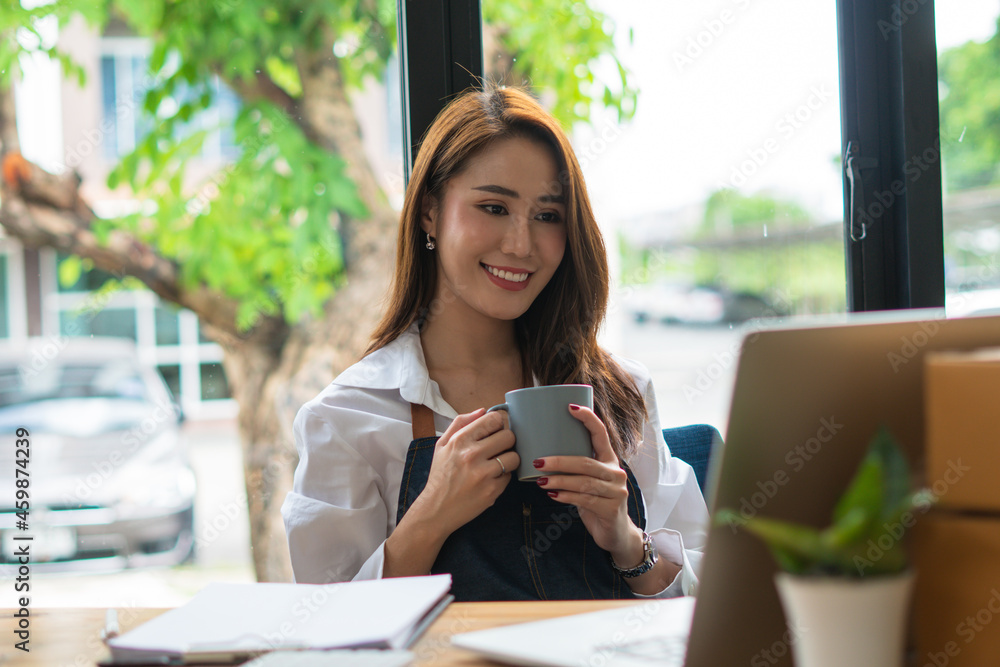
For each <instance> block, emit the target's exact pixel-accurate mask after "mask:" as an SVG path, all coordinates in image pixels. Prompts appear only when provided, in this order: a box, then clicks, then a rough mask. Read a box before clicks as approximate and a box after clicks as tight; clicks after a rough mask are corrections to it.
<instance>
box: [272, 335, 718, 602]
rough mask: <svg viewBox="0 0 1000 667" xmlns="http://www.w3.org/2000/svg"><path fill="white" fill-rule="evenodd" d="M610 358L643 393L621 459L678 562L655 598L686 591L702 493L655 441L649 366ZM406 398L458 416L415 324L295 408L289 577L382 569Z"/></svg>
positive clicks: (286, 508)
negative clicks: (640, 418)
mask: <svg viewBox="0 0 1000 667" xmlns="http://www.w3.org/2000/svg"><path fill="white" fill-rule="evenodd" d="M616 361H618V363H619V364H621V366H622V367H623V368H624V369H625V370H626V371H627V372H629V373H630V374H631V375H632V377H633V378H634V379H635V382H636V386H637V387H638V389H639V393H640V394H642V395H643V396H644V397H645V400H646V410H647V419H646V422H645V424H644V426H643V440H642V444H641V445H640V446H639V449H638V451H637V452H636V454H635V455H634V456H633V457H632V458H631V459H630V460H628V464H629V466H630V467H631V468H632V472H633V474H634V475H635V478H636V480H637V481H638V483H639V488H640V489H641V490H642V496H643V500H644V502H645V507H646V532H648V533H649V535H650V536H651V537H652V539H653V541H654V543H655V544H656V547H657V549H658V551H659V553H660V557H661V558H666V559H667V560H669V561H671V562H673V563H676V564H677V565H680V566H681V571H680V573H679V574H678V575H677V577H676V578H675V579H674V581H673V582H672V583H671V584H670V586H668V587H667V588H666V589H665V590H664V591H662V592H661V593H659V594H658V595H657V597H674V596H678V595H691V594H694V592H695V588H696V585H697V571H698V566H699V565H700V562H701V556H702V548H703V547H704V544H705V537H706V532H707V528H708V511H707V509H706V507H705V500H704V497H703V496H702V493H701V490H700V489H699V487H698V481H697V479H696V478H695V475H694V471H693V470H692V469H691V466H689V465H688V464H687V463H685V462H683V461H681V460H680V459H678V458H675V457H672V456H671V455H670V451H669V450H668V449H667V446H666V444H665V443H664V441H663V434H662V432H661V430H660V424H659V418H658V416H657V411H656V399H655V397H654V394H653V387H652V383H651V382H650V378H649V373H648V371H646V369H645V368H644V367H643V366H642V365H640V364H638V363H636V362H633V361H629V360H627V359H622V358H616ZM536 384H537V381H536ZM411 403H420V404H423V405H426V406H427V407H429V408H430V409H431V411H432V412H433V413H434V427H435V429H436V431H437V433H438V434H441V433H443V432H444V431H445V429H447V427H448V425H449V424H450V423H451V421H452V420H453V419H454V418H455V417H457V416H458V414H457V413H456V412H455V410H454V408H452V407H451V406H450V405H449V404H448V403H447V402H446V401H445V400H444V398H442V396H441V391H440V389H439V387H438V384H437V382H435V381H434V380H432V379H431V378H430V376H429V375H428V372H427V365H426V363H425V361H424V353H423V348H422V347H421V344H420V336H419V334H418V333H417V330H416V327H415V326H413V327H411V328H410V329H409V330H408V331H406V332H405V333H403V334H402V335H401V336H400V337H399V338H397V339H396V340H395V341H393V342H392V343H390V344H389V345H387V346H385V347H383V348H382V349H380V350H378V351H376V352H373V353H372V354H370V355H368V356H367V357H365V358H364V359H362V360H361V361H359V362H358V363H356V364H354V365H353V366H351V367H350V368H348V369H347V370H346V371H344V372H343V373H341V374H340V375H339V376H338V377H337V379H335V380H334V381H333V382H332V383H331V384H330V385H329V386H327V387H326V389H324V390H323V391H322V392H321V393H320V394H319V395H318V396H317V397H316V398H314V399H312V400H311V401H309V402H308V403H306V404H305V405H303V406H302V408H301V409H300V410H299V412H298V414H297V415H296V417H295V423H294V432H295V446H296V448H297V449H298V453H299V464H298V467H297V468H296V469H295V479H294V483H293V487H292V491H291V492H290V493H289V494H288V496H287V497H286V498H285V502H284V504H283V505H282V507H281V514H282V516H283V518H284V521H285V531H286V533H287V535H288V547H289V550H290V552H291V560H292V570H293V573H294V576H295V581H296V582H299V583H330V582H335V581H350V580H356V579H377V578H381V576H382V565H383V562H384V552H383V547H384V545H385V540H386V538H387V537H388V536H389V535H390V534H391V533H392V531H393V529H395V527H396V506H397V501H398V497H399V487H400V484H401V482H402V478H403V464H404V462H405V460H406V452H407V449H408V447H409V443H410V441H411V440H412V428H411V424H410V404H411Z"/></svg>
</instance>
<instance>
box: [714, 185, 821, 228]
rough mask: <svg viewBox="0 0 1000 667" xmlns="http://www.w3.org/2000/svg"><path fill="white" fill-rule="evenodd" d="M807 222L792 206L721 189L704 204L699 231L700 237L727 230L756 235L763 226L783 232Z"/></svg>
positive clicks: (796, 206)
mask: <svg viewBox="0 0 1000 667" xmlns="http://www.w3.org/2000/svg"><path fill="white" fill-rule="evenodd" d="M809 221H810V216H809V213H808V212H807V211H806V210H805V209H804V208H802V207H801V206H800V205H799V204H797V203H795V202H792V201H783V200H781V199H776V198H774V197H771V196H769V195H766V194H753V195H745V194H743V193H741V192H739V191H737V190H734V189H732V188H723V189H721V190H716V191H715V192H713V193H712V194H711V195H709V197H708V201H706V202H705V220H704V222H703V223H702V226H701V230H700V231H701V235H702V236H706V235H713V234H719V233H720V232H723V233H724V232H725V231H727V230H732V231H733V232H737V231H739V230H746V229H750V230H753V231H755V232H756V231H759V230H760V229H761V228H762V227H763V226H764V225H768V227H770V228H771V229H782V228H784V229H787V228H789V227H802V226H806V225H808V224H809Z"/></svg>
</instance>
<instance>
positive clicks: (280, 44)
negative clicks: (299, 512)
mask: <svg viewBox="0 0 1000 667" xmlns="http://www.w3.org/2000/svg"><path fill="white" fill-rule="evenodd" d="M484 13H485V15H486V17H487V18H486V20H487V21H488V22H490V23H491V25H495V26H497V27H498V28H499V29H500V33H501V35H502V43H503V46H504V47H505V48H506V49H508V50H510V51H511V52H512V53H514V54H516V56H517V60H516V63H515V68H514V73H513V74H512V75H511V78H512V79H516V80H518V82H519V80H520V79H521V78H525V79H527V80H528V81H534V82H537V83H539V84H540V86H539V89H540V92H541V93H542V94H543V97H544V98H545V100H546V101H549V99H551V101H552V103H553V104H554V106H555V113H556V114H557V115H558V117H559V118H560V119H561V120H562V121H563V122H566V123H567V124H569V123H571V122H573V121H575V120H580V119H583V118H586V117H587V115H588V112H589V109H590V105H591V103H592V102H602V103H604V104H610V105H612V106H616V107H617V108H618V109H619V111H620V112H621V113H622V114H623V115H626V116H627V115H629V114H630V113H631V111H632V110H633V109H634V105H635V91H634V90H632V89H631V88H629V87H628V85H627V79H626V73H625V71H624V70H623V69H622V68H621V67H620V65H618V63H617V61H616V60H615V59H614V57H613V56H612V55H610V52H611V50H612V48H613V43H612V40H611V35H610V31H609V29H608V28H609V26H608V25H607V20H606V19H605V18H604V17H603V15H601V14H600V13H598V12H595V11H593V10H591V9H589V8H587V7H586V5H585V4H583V3H579V2H575V3H574V2H565V1H562V0H560V1H556V0H541V1H539V2H531V3H529V2H526V1H524V0H522V1H521V2H518V3H513V4H511V3H497V4H496V6H495V7H492V8H491V7H488V8H487V9H486V10H485V12H484ZM77 14H81V15H84V16H85V17H86V18H87V19H88V20H89V21H90V22H91V23H92V24H93V25H94V26H95V27H97V28H100V27H102V26H103V25H104V24H105V23H106V22H107V21H108V20H109V18H111V17H112V16H113V17H115V18H117V19H119V20H121V21H123V22H124V23H125V24H126V25H127V26H128V27H129V28H130V29H131V30H132V31H134V32H135V33H136V34H138V35H140V36H143V37H147V38H149V39H150V42H151V53H150V57H149V71H148V74H147V76H146V77H144V78H142V80H141V81H140V82H138V83H137V84H136V86H137V91H138V97H137V99H135V100H132V101H129V100H118V108H117V112H118V113H119V115H121V114H122V113H132V114H134V115H135V116H136V118H134V119H133V120H134V121H135V123H136V125H137V126H140V127H147V128H148V133H147V134H145V136H143V137H142V138H141V139H140V140H139V141H138V142H137V145H136V147H135V150H134V151H133V152H132V153H130V154H129V155H126V156H124V157H123V158H122V160H121V162H120V163H119V164H118V165H117V166H116V168H114V169H113V170H112V171H111V173H110V175H109V177H108V185H109V187H111V188H117V187H119V186H127V187H128V188H129V189H130V190H132V191H133V192H134V193H135V196H136V198H137V199H138V200H139V202H140V207H139V211H138V212H137V213H135V214H133V215H129V216H125V217H122V218H119V219H114V220H100V221H98V222H97V223H96V224H95V226H94V231H95V233H96V234H97V235H98V238H99V239H103V240H104V241H106V240H107V239H108V237H109V235H110V234H111V233H112V231H114V230H116V229H121V230H125V231H127V232H129V233H131V234H133V235H135V236H136V237H137V238H138V239H140V240H142V241H144V242H146V243H149V244H150V245H152V246H154V247H155V248H156V249H157V250H158V252H159V253H160V254H161V255H163V256H164V257H167V258H169V259H171V260H173V261H174V262H176V263H177V265H178V267H179V269H180V276H181V281H182V284H183V286H185V287H187V288H195V287H199V286H206V287H209V288H212V289H215V290H219V291H220V292H222V293H223V294H225V295H227V296H228V297H231V298H233V299H236V300H237V301H238V303H239V308H238V322H237V325H238V326H239V327H241V328H247V327H250V326H252V325H253V323H254V322H255V321H256V320H257V319H258V318H259V317H260V316H261V315H272V316H277V317H283V318H285V319H286V320H287V321H289V322H292V323H294V322H296V321H298V320H299V319H300V318H302V317H303V316H305V315H306V314H309V313H312V314H317V313H319V312H320V311H321V309H322V306H323V304H324V303H325V302H326V301H327V300H328V299H329V298H330V296H331V295H332V294H333V293H334V290H335V289H336V288H337V287H338V286H339V285H340V284H341V283H342V279H343V277H342V274H343V268H344V260H343V254H342V245H341V239H340V238H339V234H338V231H337V230H338V224H339V222H340V221H341V220H342V219H343V218H345V217H349V218H352V219H355V220H362V219H364V218H366V217H367V216H368V215H369V214H370V212H369V207H370V206H372V205H375V204H376V203H377V202H363V201H362V200H361V198H360V197H359V195H358V192H357V189H356V187H355V185H354V183H353V182H352V180H351V179H350V178H349V177H348V175H347V173H346V170H345V167H346V165H345V163H344V160H343V159H342V158H341V157H340V156H337V155H332V154H330V153H329V152H328V151H326V150H324V149H322V148H320V147H318V146H317V145H316V144H315V143H313V141H312V140H311V139H310V138H309V137H307V136H306V135H305V134H304V133H303V131H302V127H301V125H300V123H301V119H299V118H291V117H286V116H285V115H284V113H283V112H282V111H280V110H279V108H278V106H276V105H274V104H271V103H270V102H266V101H262V99H261V97H263V96H260V95H258V96H257V97H255V98H254V99H244V100H243V105H242V108H241V109H240V111H239V112H238V113H237V114H236V116H235V118H223V119H222V120H221V124H219V125H215V126H208V125H207V122H206V121H205V118H206V116H205V114H203V113H202V112H203V111H205V110H206V109H208V108H209V107H211V106H212V105H213V103H214V102H215V100H216V98H217V97H218V91H219V86H220V85H225V86H228V87H229V88H230V89H231V90H233V91H237V92H238V93H239V92H242V91H248V90H257V89H258V84H259V79H260V78H261V77H263V76H265V75H266V78H267V79H268V80H269V82H273V84H274V85H275V86H277V88H278V90H268V91H267V95H268V96H269V99H276V98H277V97H279V96H281V95H285V96H287V98H288V99H290V100H291V101H292V103H295V104H302V103H303V101H304V99H303V96H304V95H305V94H307V93H306V92H305V91H303V88H302V81H301V79H300V77H299V68H300V67H301V65H302V62H303V57H304V56H305V55H306V54H307V53H315V50H316V49H319V48H322V45H324V44H328V43H329V40H330V37H329V36H333V39H334V46H333V53H332V54H331V55H330V57H331V58H333V59H334V60H335V62H336V64H337V68H338V72H339V74H340V75H341V77H342V80H343V85H344V87H345V92H346V91H351V90H353V89H357V88H358V87H360V86H362V85H363V84H364V83H365V81H366V80H367V79H369V78H372V77H374V78H376V79H381V77H382V76H383V74H384V72H385V67H386V64H387V62H388V59H389V58H390V57H391V55H392V54H393V51H394V49H395V47H396V3H395V2H394V1H393V0H365V1H364V2H362V1H360V0H354V1H344V0H288V1H287V2H284V3H280V4H279V5H275V4H274V3H273V2H267V1H265V0H209V1H208V2H196V1H194V0H105V1H104V2H94V1H93V0H56V1H55V2H53V3H52V4H49V5H45V6H42V7H39V8H37V9H34V10H24V9H21V8H20V6H19V5H18V4H16V3H5V4H4V5H3V6H2V7H0V25H26V26H28V29H29V30H33V28H32V26H33V25H34V23H33V22H34V21H37V20H38V18H40V17H42V16H49V15H52V16H56V17H57V18H58V20H59V21H60V22H61V23H64V22H65V21H66V20H68V19H69V18H70V17H72V16H73V15H77ZM539 16H547V20H546V21H538V20H537V18H538V17H539ZM556 20H558V21H559V23H558V25H560V29H559V30H552V26H554V25H557V24H556V23H553V21H556ZM38 48H39V49H40V47H38ZM27 51H29V49H28V48H27V47H25V46H24V45H23V44H19V43H18V42H17V41H16V40H14V39H13V38H12V37H10V36H7V37H5V39H4V41H2V42H0V62H3V63H5V64H6V65H10V64H12V63H14V62H15V61H16V59H17V58H19V57H22V56H23V54H24V53H26V52H27ZM47 52H48V53H50V54H52V55H55V56H57V57H59V56H60V54H58V53H57V52H55V51H54V50H48V51H47ZM605 56H606V57H607V58H608V59H609V61H610V63H611V64H612V65H615V66H616V69H617V75H616V76H617V79H616V81H617V84H616V85H615V86H611V85H604V84H601V83H599V82H597V81H596V79H595V77H594V76H593V74H592V70H591V68H590V67H589V65H590V64H591V63H592V61H597V60H598V59H600V58H601V57H605ZM4 69H6V67H4ZM75 71H82V70H79V68H77V70H75ZM82 83H83V82H82V80H81V84H82ZM546 94H548V97H545V95H546ZM130 102H131V103H130ZM223 129H225V130H230V131H232V134H233V135H234V136H235V143H236V148H237V150H236V156H235V157H234V160H233V162H232V163H231V164H227V165H226V166H224V167H223V168H222V169H221V171H220V172H219V173H217V174H214V175H212V176H211V177H209V178H207V179H204V180H202V181H201V182H200V183H199V182H194V183H193V185H192V182H193V178H192V176H191V174H189V172H188V169H187V167H188V165H189V164H194V163H196V162H197V161H198V158H200V157H201V152H202V147H203V145H204V143H205V140H206V139H207V138H208V137H209V136H210V135H211V133H212V132H216V131H220V130H223ZM80 270H81V265H80V264H79V263H73V262H70V263H68V264H66V265H65V266H63V267H62V268H61V272H62V273H63V276H62V279H63V280H64V281H69V280H71V279H73V278H74V276H75V277H76V278H77V279H78V278H79V275H78V273H79V271H80Z"/></svg>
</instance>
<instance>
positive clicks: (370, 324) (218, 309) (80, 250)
mask: <svg viewBox="0 0 1000 667" xmlns="http://www.w3.org/2000/svg"><path fill="white" fill-rule="evenodd" d="M327 41H328V42H329V43H328V44H326V45H325V47H324V48H322V49H318V50H316V51H313V52H309V53H304V54H303V55H302V56H301V58H300V59H299V67H300V78H301V80H302V88H303V95H302V98H301V107H300V112H301V116H300V119H298V122H300V123H301V125H302V127H303V130H304V131H305V133H306V135H307V136H309V137H310V138H311V139H312V140H313V141H315V142H316V143H317V144H318V145H320V146H323V147H324V148H327V149H328V150H330V151H332V152H334V153H336V154H338V155H340V156H341V157H343V158H344V160H345V161H346V162H347V164H348V173H349V175H350V176H351V178H352V179H353V180H354V182H355V184H356V185H357V187H358V191H359V194H360V196H361V198H362V200H363V201H364V202H365V204H366V205H367V206H368V208H369V211H370V212H371V215H370V217H369V218H368V219H367V220H363V221H362V220H346V219H342V220H340V231H341V233H342V234H343V235H344V236H345V237H346V238H345V244H344V245H345V255H346V256H345V265H346V267H347V268H346V278H347V280H346V284H345V286H344V287H343V288H342V289H340V290H339V291H337V293H336V294H335V295H334V296H333V297H332V298H331V299H330V300H329V301H328V302H327V303H326V304H325V306H324V316H323V317H322V318H320V319H317V320H313V319H308V318H307V319H306V320H304V321H302V322H299V323H298V324H296V325H295V326H294V327H288V325H287V323H285V322H284V321H283V320H281V319H280V318H263V319H262V321H261V322H260V323H259V324H258V326H256V327H255V328H254V330H253V331H251V332H250V333H249V334H242V333H240V332H238V331H237V330H236V328H235V310H236V307H235V303H234V302H233V301H232V300H231V299H228V298H226V297H225V296H223V295H221V294H218V293H212V292H210V291H208V290H205V289H198V290H185V289H184V288H183V287H181V285H180V284H179V283H178V280H177V270H176V265H175V264H174V263H173V262H172V261H170V260H168V259H165V258H163V257H160V256H159V255H157V254H156V250H155V248H151V247H149V246H146V245H144V244H141V243H138V242H136V241H135V239H132V238H131V237H128V236H127V235H125V234H120V233H116V234H114V235H112V241H111V243H110V244H109V245H108V246H101V245H99V244H98V243H97V240H96V239H95V238H94V235H93V234H92V233H91V232H90V229H89V227H90V223H91V221H92V219H93V213H92V212H91V211H90V209H89V207H88V206H86V204H85V202H82V201H81V200H80V199H79V197H78V185H79V183H78V180H77V179H76V178H71V177H69V176H63V177H59V178H57V177H54V176H52V175H51V174H46V173H45V172H43V171H42V170H40V169H39V168H38V167H36V166H35V165H31V164H30V163H27V162H26V161H23V158H21V157H20V154H19V153H16V148H17V146H16V136H17V135H16V121H15V119H14V116H13V109H14V106H13V95H12V94H11V93H10V91H9V90H2V89H0V137H3V138H5V139H7V141H6V142H5V145H4V146H3V147H2V148H3V150H2V151H0V163H2V164H3V166H4V167H5V169H4V173H3V176H4V180H3V182H2V183H0V185H2V190H0V191H2V206H0V224H2V225H3V227H4V228H5V229H6V230H7V232H8V233H9V234H11V235H12V236H14V237H16V238H19V239H20V240H21V241H22V242H23V243H24V244H25V245H26V246H27V247H41V246H50V247H55V248H58V249H60V250H62V251H64V252H68V253H72V254H76V255H79V256H81V257H86V258H89V259H92V260H93V261H94V264H95V266H97V267H98V268H100V269H103V270H105V271H108V272H110V273H112V274H114V275H117V276H123V275H133V276H136V277H138V278H139V279H140V280H142V281H143V282H144V283H146V284H147V285H148V286H149V287H150V288H151V289H153V291H154V292H156V294H157V295H158V296H160V298H162V299H164V300H166V301H170V302H173V303H176V304H178V305H181V306H183V307H187V308H189V309H191V310H192V311H194V312H195V313H196V314H197V315H198V316H199V318H201V319H202V322H203V324H204V325H205V328H206V331H207V333H208V334H209V336H210V337H212V338H213V339H214V340H215V341H216V342H218V343H219V344H220V345H221V346H222V348H223V350H224V352H225V354H224V359H223V365H224V368H225V370H226V375H227V378H228V380H229V384H230V388H231V390H232V392H233V397H234V399H235V400H236V401H237V403H238V404H239V406H240V410H239V417H238V425H239V432H240V439H241V441H242V452H243V468H244V473H245V477H246V491H247V504H248V508H249V513H250V540H251V549H252V551H253V562H254V567H255V569H256V574H257V579H258V580H259V581H290V580H291V569H290V561H289V558H288V548H287V543H286V540H285V531H284V525H283V522H282V520H281V514H280V507H281V504H282V502H283V501H284V498H285V495H286V494H287V492H288V491H289V489H290V488H291V480H292V472H293V471H294V468H295V465H296V464H297V462H298V457H297V454H296V452H295V447H294V441H293V435H292V420H293V419H294V416H295V413H296V412H297V410H298V408H299V407H300V406H301V405H302V404H303V403H304V402H306V401H308V400H309V399H311V398H313V397H314V396H315V395H316V394H317V393H318V392H319V391H320V390H321V389H322V388H323V387H324V386H326V385H327V384H329V383H330V381H331V380H332V379H333V378H334V377H335V376H336V375H337V374H338V373H339V372H340V371H342V370H343V369H345V368H346V367H347V366H349V365H350V364H352V363H354V362H355V361H357V360H358V359H359V358H360V355H361V353H362V352H363V351H364V349H365V347H366V346H367V342H368V340H369V336H370V334H371V332H372V330H373V329H374V327H375V324H376V322H377V321H378V318H379V316H380V314H381V307H380V304H381V300H382V297H383V296H384V294H385V291H386V288H387V286H388V283H389V279H390V277H391V267H392V263H393V258H394V256H395V253H394V248H395V238H396V227H397V215H396V213H395V212H394V211H392V209H391V208H390V207H389V206H388V204H387V202H386V199H385V196H384V195H383V193H382V191H381V189H380V188H379V186H378V184H377V181H376V179H375V175H374V172H373V170H372V168H371V165H370V164H369V162H368V160H367V157H366V156H365V154H364V150H363V147H362V143H361V131H360V128H359V126H358V123H357V120H356V118H355V117H354V112H353V109H352V107H351V105H350V101H349V99H348V96H347V93H346V91H345V90H344V87H343V80H342V78H341V75H340V71H339V67H338V62H337V59H336V58H335V57H334V56H333V53H332V44H333V41H332V38H331V37H330V36H329V35H327ZM15 153H16V157H15ZM8 172H9V173H8ZM8 176H10V178H9V179H8V178H7V177H8ZM42 186H44V187H42ZM201 481H202V483H209V484H210V483H211V480H201Z"/></svg>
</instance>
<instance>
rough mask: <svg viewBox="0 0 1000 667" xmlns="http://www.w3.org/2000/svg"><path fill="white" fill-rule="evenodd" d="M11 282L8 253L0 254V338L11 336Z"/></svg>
mask: <svg viewBox="0 0 1000 667" xmlns="http://www.w3.org/2000/svg"><path fill="white" fill-rule="evenodd" d="M9 285H10V282H9V281H8V280H7V255H3V254H0V296H2V297H3V299H2V300H0V338H10V315H9V314H8V312H7V310H8V309H9V307H10V306H9V304H10V292H9Z"/></svg>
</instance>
